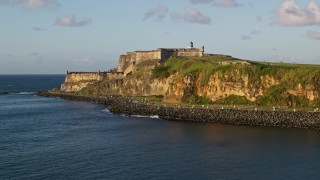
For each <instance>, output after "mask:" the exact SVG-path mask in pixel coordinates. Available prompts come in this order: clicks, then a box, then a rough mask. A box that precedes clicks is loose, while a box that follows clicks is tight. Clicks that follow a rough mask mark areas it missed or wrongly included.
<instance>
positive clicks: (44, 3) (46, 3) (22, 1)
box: [0, 0, 60, 9]
mask: <svg viewBox="0 0 320 180" xmlns="http://www.w3.org/2000/svg"><path fill="white" fill-rule="evenodd" d="M0 5H20V6H24V7H26V8H29V9H40V8H56V7H58V6H60V3H59V1H57V0H0Z"/></svg>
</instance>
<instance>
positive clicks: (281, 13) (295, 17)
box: [274, 0, 320, 26]
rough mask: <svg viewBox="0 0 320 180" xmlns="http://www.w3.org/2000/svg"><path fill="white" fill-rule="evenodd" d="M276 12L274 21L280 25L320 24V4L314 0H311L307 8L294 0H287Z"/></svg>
mask: <svg viewBox="0 0 320 180" xmlns="http://www.w3.org/2000/svg"><path fill="white" fill-rule="evenodd" d="M274 13H275V19H274V23H276V24H278V25H280V26H306V25H316V24H320V6H319V4H318V3H317V2H316V1H314V0H311V1H310V2H309V4H308V5H307V6H306V7H305V8H301V7H300V6H299V5H298V4H297V3H296V2H295V1H294V0H285V1H284V2H283V3H282V4H281V5H280V7H279V8H278V9H276V10H274Z"/></svg>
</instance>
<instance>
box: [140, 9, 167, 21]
mask: <svg viewBox="0 0 320 180" xmlns="http://www.w3.org/2000/svg"><path fill="white" fill-rule="evenodd" d="M168 12H169V8H168V7H167V6H165V5H158V6H157V7H154V8H151V9H150V10H149V11H148V12H147V13H145V15H144V18H143V20H147V19H148V18H151V17H155V18H156V19H157V20H159V21H161V20H162V19H163V18H165V17H166V15H167V13H168Z"/></svg>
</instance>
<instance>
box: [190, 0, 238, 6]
mask: <svg viewBox="0 0 320 180" xmlns="http://www.w3.org/2000/svg"><path fill="white" fill-rule="evenodd" d="M190 2H191V3H192V4H210V5H212V6H215V7H238V6H240V4H239V3H238V2H237V0H190Z"/></svg>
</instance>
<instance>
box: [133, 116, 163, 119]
mask: <svg viewBox="0 0 320 180" xmlns="http://www.w3.org/2000/svg"><path fill="white" fill-rule="evenodd" d="M131 117H138V118H152V119H159V118H160V117H159V116H158V115H153V116H142V115H131Z"/></svg>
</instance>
